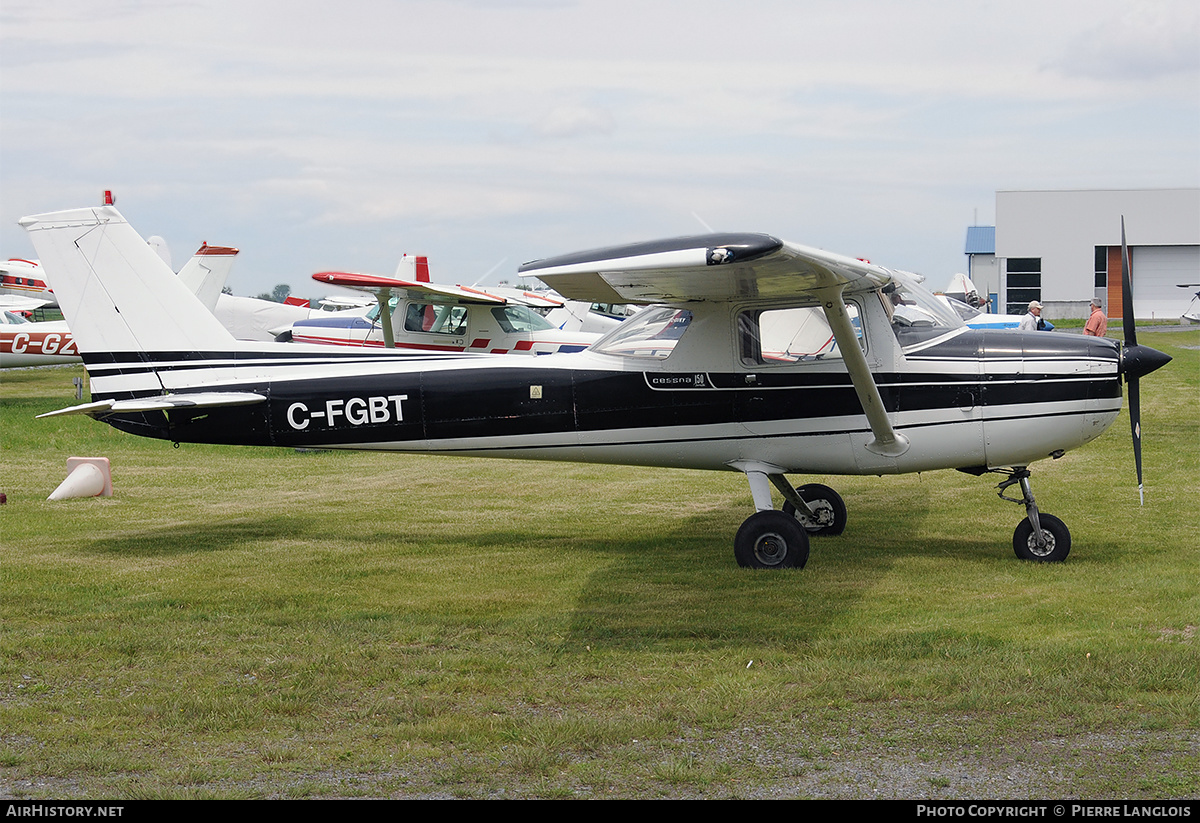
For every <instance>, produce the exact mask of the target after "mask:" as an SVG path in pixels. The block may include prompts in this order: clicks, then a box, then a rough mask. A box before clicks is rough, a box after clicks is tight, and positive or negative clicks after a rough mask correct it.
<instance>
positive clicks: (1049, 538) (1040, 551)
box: [1027, 529, 1054, 557]
mask: <svg viewBox="0 0 1200 823" xmlns="http://www.w3.org/2000/svg"><path fill="white" fill-rule="evenodd" d="M1042 535H1043V536H1044V537H1045V538H1046V545H1044V546H1039V545H1038V542H1037V535H1036V534H1030V535H1029V542H1028V544H1027V545H1028V546H1029V553H1030V554H1032V555H1033V556H1034V557H1047V556H1049V555H1050V554H1052V553H1053V552H1054V535H1053V534H1051V533H1050V532H1048V531H1047V530H1046V529H1042Z"/></svg>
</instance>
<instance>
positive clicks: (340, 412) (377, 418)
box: [287, 394, 408, 430]
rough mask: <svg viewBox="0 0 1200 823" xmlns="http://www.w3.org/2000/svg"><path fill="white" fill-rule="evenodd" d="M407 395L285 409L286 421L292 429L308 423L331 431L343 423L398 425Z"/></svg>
mask: <svg viewBox="0 0 1200 823" xmlns="http://www.w3.org/2000/svg"><path fill="white" fill-rule="evenodd" d="M407 399H408V395H407V394H389V395H387V396H380V397H347V398H339V399H336V400H326V401H325V405H324V406H323V407H322V408H317V409H309V408H308V405H307V404H305V403H293V404H292V405H290V406H288V410H287V421H288V425H289V426H291V427H292V428H293V429H296V430H300V429H307V428H308V426H309V424H310V423H315V424H316V425H318V426H320V425H324V426H325V427H327V428H331V429H332V428H335V427H336V426H339V425H341V424H342V423H343V422H344V423H345V424H347V425H350V426H365V425H367V424H368V423H399V422H401V421H402V420H404V412H403V410H402V409H401V407H400V401H401V400H407Z"/></svg>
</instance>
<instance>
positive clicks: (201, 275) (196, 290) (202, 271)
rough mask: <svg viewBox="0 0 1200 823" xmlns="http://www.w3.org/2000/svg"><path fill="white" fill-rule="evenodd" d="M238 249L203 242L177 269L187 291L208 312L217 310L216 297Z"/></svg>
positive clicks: (226, 278) (231, 266) (223, 284)
mask: <svg viewBox="0 0 1200 823" xmlns="http://www.w3.org/2000/svg"><path fill="white" fill-rule="evenodd" d="M237 253H238V250H237V249H234V248H230V247H228V246H210V245H208V243H204V244H202V245H201V246H200V248H199V249H198V250H197V251H196V253H195V255H193V256H192V259H191V260H189V261H187V262H186V263H184V264H183V268H182V269H180V270H179V280H180V282H182V283H183V285H185V286H187V288H188V291H190V292H191V293H192V294H194V295H196V297H198V298H199V299H200V302H201V303H203V304H204V308H206V309H208V310H209V311H210V312H215V311H216V310H217V298H218V297H220V296H221V290H222V289H223V288H225V281H226V280H228V279H229V270H230V269H232V268H233V258H234V257H236V256H237Z"/></svg>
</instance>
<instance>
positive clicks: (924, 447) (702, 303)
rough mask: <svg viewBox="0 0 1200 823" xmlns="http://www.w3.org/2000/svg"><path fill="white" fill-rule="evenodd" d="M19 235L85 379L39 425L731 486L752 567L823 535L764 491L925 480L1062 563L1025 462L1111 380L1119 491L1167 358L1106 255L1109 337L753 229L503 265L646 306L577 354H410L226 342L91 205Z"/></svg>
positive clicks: (787, 557) (1065, 436) (822, 520)
mask: <svg viewBox="0 0 1200 823" xmlns="http://www.w3.org/2000/svg"><path fill="white" fill-rule="evenodd" d="M21 225H22V226H24V228H25V229H26V231H28V232H29V235H30V237H31V239H32V241H33V244H34V246H35V247H36V248H37V251H38V253H39V255H40V257H41V260H42V262H43V265H44V266H45V267H46V269H47V271H48V272H49V274H50V276H51V279H52V282H53V283H54V287H55V290H56V293H57V294H58V296H59V303H60V305H61V306H62V310H63V313H64V314H65V315H66V316H67V320H68V322H70V323H71V327H72V329H73V330H74V331H75V339H76V343H77V345H78V347H79V349H80V351H81V352H82V353H83V356H84V362H85V364H86V365H87V369H88V373H89V375H90V378H91V379H90V381H89V382H90V388H91V401H90V402H88V403H84V404H81V405H77V406H73V407H70V408H66V409H61V410H59V411H57V412H51V413H49V415H43V416H54V415H59V414H86V415H89V416H91V417H93V418H96V419H98V420H102V421H104V422H106V423H108V424H109V425H111V426H114V427H115V428H117V429H120V430H122V431H126V432H131V433H134V434H138V435H142V436H146V437H156V438H161V439H164V440H168V441H173V442H175V443H223V444H235V445H246V446H251V445H253V446H275V447H283V448H298V447H306V448H325V449H360V450H374V451H393V452H412V453H429V454H440V455H462V456H476V457H501V458H525V459H537V460H563V461H575V462H595V463H618V464H627V465H634V466H663V467H673V468H686V469H704V470H714V471H725V472H731V473H738V474H742V475H744V476H745V478H746V479H747V481H748V482H749V486H750V493H751V497H752V499H753V506H754V509H756V511H755V513H754V514H752V515H750V517H749V518H747V519H746V521H745V522H744V523H743V524H742V526H741V528H740V529H738V532H737V535H736V537H735V538H734V541H733V542H734V547H733V548H734V557H735V558H736V560H737V562H738V563H739V564H741V565H743V566H749V567H754V568H767V569H782V568H788V567H800V566H803V565H804V564H805V563H806V562H807V560H808V557H809V538H810V536H814V537H815V536H832V535H839V534H842V533H843V531H844V530H845V529H846V528H847V523H848V522H849V521H848V514H847V510H846V505H845V503H844V502H843V501H842V499H841V497H840V496H839V495H838V494H837V492H836V491H834V490H833V489H832V488H830V487H828V486H825V485H821V484H815V483H805V482H803V481H802V482H801V483H800V484H799V485H793V481H791V480H789V479H788V477H787V475H808V474H820V475H831V474H832V475H837V474H847V475H871V476H875V475H885V474H899V473H906V472H924V471H933V470H936V469H958V470H960V471H963V472H967V473H970V474H973V475H982V474H986V473H997V474H999V475H1000V476H1001V477H1002V478H1003V479H1002V481H1001V482H1000V483H999V484H998V490H999V493H1000V496H1001V497H1002V498H1003V499H1005V500H1011V501H1013V502H1016V503H1018V504H1020V505H1021V506H1022V507H1023V509H1024V516H1023V517H1022V519H1021V521H1020V522H1019V524H1018V525H1017V527H1016V530H1015V531H1014V533H1013V538H1012V546H1013V550H1014V552H1015V553H1016V555H1017V556H1018V557H1019V558H1022V559H1026V560H1031V561H1041V562H1053V561H1061V560H1064V559H1066V557H1067V554H1068V552H1069V551H1070V549H1071V535H1070V532H1069V531H1068V529H1067V527H1066V525H1065V524H1064V523H1063V522H1062V521H1061V520H1060V519H1058V518H1056V517H1054V516H1052V515H1049V514H1046V513H1045V512H1044V511H1042V510H1041V508H1040V507H1039V505H1038V504H1037V503H1036V502H1035V500H1034V497H1033V493H1032V491H1031V484H1030V477H1031V474H1030V468H1029V467H1030V466H1031V465H1032V464H1033V463H1035V462H1037V461H1039V460H1045V459H1048V458H1049V459H1053V458H1058V457H1061V456H1062V455H1063V453H1064V452H1066V451H1069V450H1071V449H1076V448H1079V447H1081V446H1084V445H1085V444H1087V443H1088V442H1090V441H1091V440H1093V439H1095V438H1097V437H1099V436H1100V435H1101V434H1102V433H1103V432H1104V431H1105V430H1106V429H1107V428H1108V427H1109V426H1111V425H1112V424H1113V422H1114V421H1115V420H1116V418H1117V416H1118V414H1119V413H1120V410H1121V405H1122V391H1123V387H1124V386H1126V385H1127V386H1128V387H1129V411H1130V422H1131V429H1132V432H1133V435H1134V446H1135V448H1134V456H1135V464H1136V466H1137V469H1138V477H1139V485H1140V483H1141V451H1140V443H1141V440H1140V438H1141V434H1142V432H1141V428H1140V412H1139V406H1138V402H1139V401H1138V385H1139V380H1140V378H1141V377H1142V376H1144V375H1146V374H1148V373H1150V372H1152V371H1154V370H1155V369H1157V368H1159V367H1161V366H1162V365H1164V364H1165V363H1167V362H1168V361H1169V360H1170V358H1169V357H1167V356H1166V355H1164V354H1162V353H1161V352H1157V351H1155V350H1153V349H1150V348H1148V347H1146V346H1140V345H1138V344H1137V340H1136V330H1135V329H1134V327H1133V318H1134V312H1133V306H1132V298H1131V297H1130V295H1131V294H1132V289H1131V288H1130V285H1129V281H1130V275H1129V269H1128V262H1126V264H1125V266H1124V272H1123V282H1124V289H1123V291H1124V295H1125V305H1124V313H1123V317H1124V318H1125V343H1124V344H1121V343H1118V342H1117V341H1115V340H1108V339H1104V338H1095V337H1085V336H1076V335H1065V334H1042V333H1036V332H1021V331H1007V330H989V329H970V328H967V327H966V326H965V325H964V324H963V323H962V321H961V320H960V319H959V318H958V317H957V315H955V314H953V313H952V312H950V311H948V310H947V309H946V308H945V306H944V305H942V304H941V303H940V301H938V300H937V298H936V297H934V296H933V294H932V293H930V292H929V291H927V290H926V289H925V288H924V287H923V286H921V285H920V284H919V283H917V282H916V281H915V280H914V279H913V278H911V277H909V276H907V275H905V274H904V273H903V272H899V271H895V270H891V269H887V268H884V267H882V266H879V265H875V264H871V263H865V262H862V261H859V260H855V259H853V258H850V257H842V256H840V255H836V254H831V253H829V252H826V251H823V250H820V249H815V248H810V247H806V246H801V245H797V244H793V243H787V242H784V241H782V240H779V239H777V238H775V237H773V236H771V235H767V234H733V233H725V234H707V235H701V236H694V237H677V238H670V239H667V240H660V241H655V242H650V243H637V244H631V245H623V246H612V247H607V248H601V249H593V250H590V251H583V252H577V253H573V254H565V255H559V256H556V257H550V258H548V259H544V260H537V261H534V262H531V263H526V264H525V265H524V266H522V267H521V272H522V273H523V274H525V275H527V276H529V277H536V278H538V279H540V280H541V281H543V282H545V283H547V284H548V285H550V286H551V287H552V288H554V289H555V290H556V291H557V292H558V293H560V294H562V295H564V296H566V297H569V298H572V299H578V300H586V301H589V302H594V303H621V304H636V305H646V306H649V308H646V309H644V310H643V311H641V312H639V313H638V314H636V315H634V316H633V317H631V318H629V319H627V320H625V321H624V322H623V323H622V324H621V325H620V326H619V327H617V328H616V329H614V330H613V331H612V332H610V333H609V334H607V335H606V336H604V337H603V338H601V339H600V340H599V341H597V342H596V343H594V344H593V345H592V346H591V347H589V348H588V349H587V350H586V351H584V352H581V353H577V354H569V355H566V354H551V355H547V356H544V357H493V356H487V355H462V354H446V355H435V354H429V353H423V354H419V355H417V354H413V353H411V352H406V351H404V350H400V349H384V348H365V347H335V346H302V345H297V344H294V343H291V344H273V343H248V342H241V341H237V340H235V339H234V338H233V337H232V336H231V335H230V334H229V333H228V332H227V331H226V330H225V329H224V328H223V327H222V326H221V324H220V323H219V322H217V320H216V319H215V318H214V317H213V316H212V314H211V313H209V312H208V311H205V309H204V307H203V306H202V305H201V304H200V303H199V302H198V301H197V300H196V299H195V297H194V296H193V295H192V294H191V293H190V292H188V291H187V289H185V288H184V287H183V286H182V285H181V284H180V283H179V279H178V278H177V277H175V276H173V275H172V274H171V272H170V269H169V267H167V266H166V265H165V264H164V263H163V262H162V261H161V260H159V259H158V258H157V257H156V256H155V255H154V252H153V251H151V250H150V249H149V248H148V247H147V246H146V244H145V243H144V242H143V241H142V239H141V238H140V237H139V236H138V234H137V232H135V231H134V230H133V228H132V227H131V226H130V225H129V224H128V223H127V222H126V221H125V220H124V218H123V217H122V216H121V214H120V213H119V212H118V211H117V210H116V209H115V208H112V207H98V208H84V209H76V210H72V211H63V212H55V213H51V214H42V215H36V216H32V217H26V218H24V219H22V220H21ZM1123 235H1124V232H1123V231H1122V245H1123V246H1124V245H1125V244H1124V236H1123ZM1127 260H1128V258H1127V257H1126V261H1127ZM380 288H381V290H382V289H384V288H394V287H393V286H381V287H380ZM406 288H407V286H406ZM101 296H102V297H101ZM405 299H406V300H409V299H411V298H408V297H407V295H406V298H405ZM422 299H424V298H422ZM384 302H386V301H384ZM428 303H429V305H434V306H437V305H439V304H438V303H436V302H435V301H433V300H432V299H429V300H428ZM406 305H407V304H406ZM443 305H444V304H443ZM481 305H485V306H486V305H489V303H488V302H482V303H481ZM402 316H407V313H406V312H405V313H404V314H403V315H402ZM830 336H832V338H833V341H834V343H835V344H836V345H829V344H828V343H827V341H828V338H829V337H830ZM182 454H186V452H182ZM1091 476H1092V473H1089V477H1091ZM881 482H885V481H881ZM468 485H469V484H468ZM1014 486H1016V487H1017V488H1018V489H1019V495H1014V496H1011V497H1008V496H1005V494H1004V492H1005V491H1007V490H1009V489H1012V488H1013V487H1014ZM772 489H774V490H775V491H776V492H777V493H778V495H779V496H780V497H781V498H782V501H783V506H782V508H781V509H776V508H775V504H774V500H773V496H772ZM594 491H595V490H594V489H590V488H589V489H588V493H594ZM471 493H473V494H478V493H480V490H479V489H478V488H472V491H471ZM903 529H904V526H903V524H902V523H901V524H898V525H897V529H896V531H897V534H900V533H902V532H903ZM843 539H848V538H843ZM901 539H903V538H901ZM665 559H667V560H670V559H671V558H669V557H668V558H665Z"/></svg>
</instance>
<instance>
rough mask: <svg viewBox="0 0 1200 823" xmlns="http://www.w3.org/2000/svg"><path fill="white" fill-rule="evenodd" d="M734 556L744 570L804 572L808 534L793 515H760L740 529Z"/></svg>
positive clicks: (766, 512)
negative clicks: (800, 570) (797, 570)
mask: <svg viewBox="0 0 1200 823" xmlns="http://www.w3.org/2000/svg"><path fill="white" fill-rule="evenodd" d="M733 555H734V557H735V558H737V562H738V565H739V566H742V567H744V568H750V569H789V568H790V569H802V568H804V564H805V563H807V562H808V533H807V532H805V531H804V529H803V528H801V526H800V523H799V521H797V520H796V518H795V517H793V516H792V515H790V514H784V513H783V512H780V511H774V510H768V511H761V512H756V513H754V514H752V515H750V516H749V517H748V518H746V522H744V523H742V527H741V528H740V529H738V533H737V537H735V538H734V539H733Z"/></svg>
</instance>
